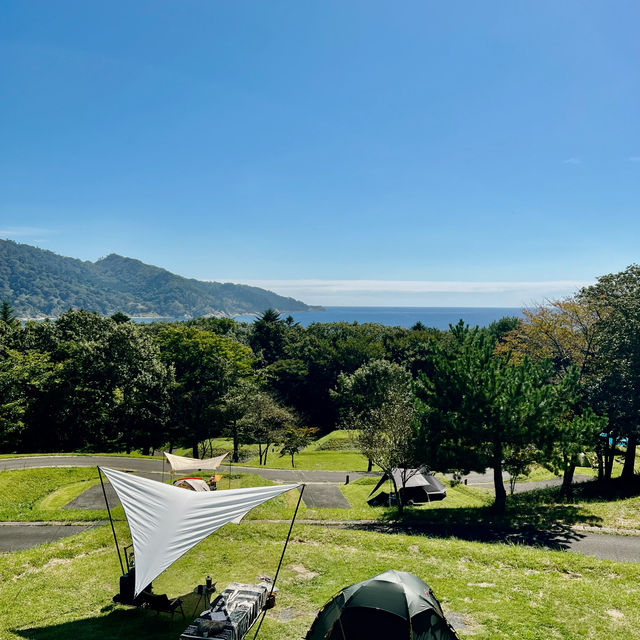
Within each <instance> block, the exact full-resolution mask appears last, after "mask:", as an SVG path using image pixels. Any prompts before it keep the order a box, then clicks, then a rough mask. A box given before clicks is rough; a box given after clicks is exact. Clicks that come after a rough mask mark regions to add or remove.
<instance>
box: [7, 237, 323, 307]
mask: <svg viewBox="0 0 640 640" xmlns="http://www.w3.org/2000/svg"><path fill="white" fill-rule="evenodd" d="M0 300H8V301H9V302H10V304H11V306H12V307H13V308H14V310H15V312H16V315H17V316H18V317H20V318H41V317H56V316H58V315H60V314H61V313H63V312H64V311H66V310H67V309H69V308H73V309H85V310H87V311H97V312H98V313H101V314H105V315H111V314H113V313H116V312H117V311H121V312H122V313H126V314H127V315H129V316H136V317H165V318H180V317H189V316H191V317H195V316H209V315H215V316H231V315H236V314H253V313H261V312H262V311H264V310H265V309H268V308H272V309H276V310H277V311H279V312H281V313H290V312H293V311H317V310H320V309H322V307H311V306H309V305H306V304H305V303H304V302H300V301H299V300H295V299H294V298H285V297H283V296H279V295H277V294H276V293H273V292H272V291H267V290H266V289H260V288H258V287H249V286H247V285H240V284H231V283H220V282H203V281H201V280H193V279H189V278H183V277H181V276H177V275H175V274H173V273H171V272H169V271H166V270H165V269H161V268H160V267H154V266H152V265H149V264H144V263H143V262H140V261H139V260H134V259H132V258H124V257H122V256H119V255H116V254H115V253H112V254H111V255H109V256H107V257H106V258H102V259H101V260H98V261H97V262H84V261H82V260H77V259H75V258H65V257H64V256H59V255H57V254H55V253H53V252H51V251H45V250H43V249H38V248H37V247H32V246H30V245H27V244H19V243H17V242H13V241H12V240H0Z"/></svg>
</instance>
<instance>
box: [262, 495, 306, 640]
mask: <svg viewBox="0 0 640 640" xmlns="http://www.w3.org/2000/svg"><path fill="white" fill-rule="evenodd" d="M305 486H306V485H304V484H303V485H302V489H300V495H299V496H298V504H297V505H296V510H295V511H294V512H293V518H291V526H290V527H289V533H287V539H286V540H285V542H284V547H283V549H282V555H281V556H280V562H278V568H277V569H276V575H275V576H274V578H273V582H272V583H271V591H270V592H269V595H268V596H267V602H269V599H270V598H271V596H272V595H273V590H274V589H275V588H276V580H277V579H278V574H279V573H280V567H281V566H282V561H283V560H284V554H285V551H286V550H287V545H288V544H289V538H290V537H291V531H292V530H293V523H294V522H295V521H296V516H297V515H298V508H299V507H300V503H301V502H302V494H303V493H304V488H305ZM266 615H267V609H265V610H264V612H263V613H262V618H260V622H259V623H258V628H257V629H256V633H255V635H254V636H253V640H256V638H257V637H258V633H259V631H260V627H261V626H262V621H263V620H264V617H265V616H266Z"/></svg>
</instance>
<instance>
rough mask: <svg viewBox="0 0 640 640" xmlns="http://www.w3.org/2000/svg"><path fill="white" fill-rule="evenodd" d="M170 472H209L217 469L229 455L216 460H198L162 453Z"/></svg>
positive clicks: (226, 454)
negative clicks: (200, 470)
mask: <svg viewBox="0 0 640 640" xmlns="http://www.w3.org/2000/svg"><path fill="white" fill-rule="evenodd" d="M164 455H165V456H166V458H167V460H168V461H169V464H170V465H171V470H172V471H196V470H199V469H202V470H203V471H205V470H206V471H209V470H213V469H217V468H218V467H219V466H220V463H221V462H222V461H223V460H224V459H225V458H226V457H227V456H228V455H229V454H228V453H225V454H224V455H221V456H218V457H217V458H207V459H206V460H199V459H198V458H185V457H184V456H176V455H174V454H173V453H167V452H166V451H165V452H164Z"/></svg>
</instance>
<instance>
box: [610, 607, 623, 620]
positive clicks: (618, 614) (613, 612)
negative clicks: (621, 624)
mask: <svg viewBox="0 0 640 640" xmlns="http://www.w3.org/2000/svg"><path fill="white" fill-rule="evenodd" d="M606 613H607V615H609V616H611V617H612V618H613V619H614V620H622V619H623V618H624V613H622V611H618V609H607V611H606Z"/></svg>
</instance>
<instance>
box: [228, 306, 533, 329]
mask: <svg viewBox="0 0 640 640" xmlns="http://www.w3.org/2000/svg"><path fill="white" fill-rule="evenodd" d="M325 309H326V311H308V312H306V313H292V314H291V315H292V316H293V319H294V320H295V321H296V322H299V323H300V324H301V325H302V326H303V327H308V326H309V325H310V324H312V323H313V322H358V323H360V324H362V323H363V322H377V323H379V324H384V325H387V326H389V327H405V328H409V327H411V326H413V325H414V324H415V323H416V322H418V321H420V322H422V324H424V325H425V326H427V327H434V328H436V329H448V328H449V325H450V324H456V323H457V322H458V320H460V319H462V320H464V321H465V322H466V323H467V324H468V325H469V326H471V327H474V326H476V325H477V326H480V327H486V326H487V325H489V324H491V323H492V322H493V321H494V320H499V319H500V318H503V317H504V316H518V317H521V316H522V311H521V309H520V308H519V307H325ZM284 315H288V314H284ZM235 319H236V320H238V321H240V322H253V321H254V320H255V317H254V316H236V318H235Z"/></svg>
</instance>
